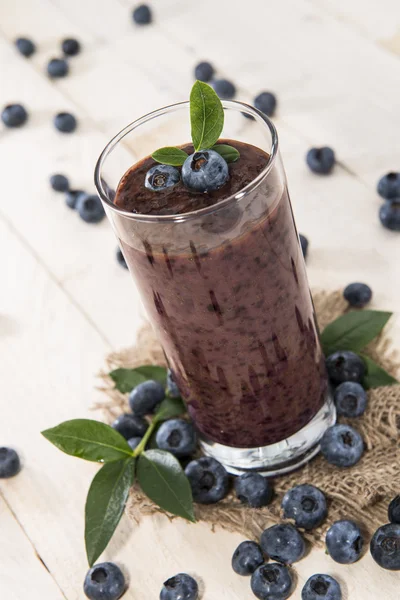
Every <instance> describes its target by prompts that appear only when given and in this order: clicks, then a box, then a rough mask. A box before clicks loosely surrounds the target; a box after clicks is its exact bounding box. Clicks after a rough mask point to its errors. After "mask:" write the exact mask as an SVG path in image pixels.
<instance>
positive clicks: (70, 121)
mask: <svg viewBox="0 0 400 600" xmlns="http://www.w3.org/2000/svg"><path fill="white" fill-rule="evenodd" d="M53 122H54V127H55V128H56V129H58V131H61V132H62V133H72V132H73V131H75V129H76V127H77V124H78V123H77V120H76V118H75V117H74V115H71V113H67V112H61V113H57V114H56V116H55V117H54V121H53Z"/></svg>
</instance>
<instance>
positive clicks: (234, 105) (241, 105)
mask: <svg viewBox="0 0 400 600" xmlns="http://www.w3.org/2000/svg"><path fill="white" fill-rule="evenodd" d="M221 102H222V106H223V108H224V109H228V110H229V109H233V110H237V111H240V112H242V113H246V114H247V115H250V116H251V117H253V119H254V120H255V121H257V122H258V123H261V124H262V125H266V126H267V128H268V129H269V131H270V134H271V139H272V142H271V147H270V152H269V158H268V161H267V164H266V165H265V167H264V168H263V170H262V171H261V172H260V173H259V174H258V175H257V177H255V178H254V179H253V180H252V181H250V183H248V184H247V185H245V186H244V187H243V188H242V189H240V190H239V191H238V192H236V193H235V194H231V195H230V196H228V197H227V198H223V199H222V200H219V201H218V202H216V203H215V204H212V205H211V206H206V207H205V208H200V209H198V210H193V211H190V212H187V213H183V214H173V215H147V214H140V213H132V212H129V211H126V210H124V209H122V208H120V207H119V206H117V205H116V204H114V202H111V201H110V200H109V198H108V196H107V192H106V190H105V189H104V185H103V179H102V176H101V173H102V168H103V165H104V163H105V161H106V159H107V157H108V155H109V154H110V153H111V152H112V151H113V150H114V148H115V146H117V144H119V143H120V142H121V141H122V140H123V138H124V137H125V136H126V135H128V134H129V133H131V132H132V131H133V130H134V129H137V128H138V127H140V126H141V125H144V124H145V123H147V122H148V121H151V120H152V119H154V118H157V117H161V116H163V115H164V114H167V113H170V112H174V111H176V110H179V109H181V108H184V107H187V108H189V106H190V102H189V101H188V100H187V101H184V102H177V103H175V104H170V105H168V106H164V107H163V108H159V109H157V110H154V111H152V112H149V113H147V114H146V115H144V116H142V117H140V118H139V119H136V120H135V121H132V123H129V125H127V126H126V127H124V128H123V129H121V131H120V132H119V133H117V134H116V135H115V136H114V137H113V138H112V139H111V140H110V141H109V142H108V144H107V145H106V146H105V148H104V149H103V151H102V152H101V154H100V156H99V158H98V160H97V163H96V167H95V170H94V183H95V186H96V189H97V192H98V194H99V196H100V198H101V200H102V202H104V203H105V205H106V206H107V207H109V208H110V209H111V210H113V211H114V212H115V213H117V214H120V215H121V216H124V217H127V218H129V219H132V220H135V221H142V222H143V221H145V222H164V223H165V222H168V221H188V220H190V219H193V218H198V217H200V216H203V215H207V214H210V213H213V212H214V211H215V210H219V209H220V208H222V207H226V206H228V205H230V204H233V203H234V202H237V201H239V200H241V199H242V198H243V197H244V196H246V195H247V194H248V193H249V192H251V191H252V190H254V189H255V188H256V187H257V186H258V185H259V184H260V183H261V182H262V181H263V180H264V179H265V178H266V177H267V175H268V174H269V172H270V171H271V169H272V166H273V164H274V162H275V159H276V157H277V155H278V133H277V131H276V128H275V125H274V124H273V123H272V121H271V120H270V119H269V118H268V117H267V116H266V115H265V114H264V113H262V112H261V111H260V110H258V109H257V108H255V107H253V106H250V105H249V104H246V103H245V102H239V101H237V100H221ZM123 175H124V173H122V174H121V178H122V176H123Z"/></svg>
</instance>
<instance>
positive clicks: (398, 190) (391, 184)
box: [377, 171, 400, 200]
mask: <svg viewBox="0 0 400 600" xmlns="http://www.w3.org/2000/svg"><path fill="white" fill-rule="evenodd" d="M377 190H378V194H379V195H380V196H382V198H385V200H392V199H393V198H400V173H397V172H395V171H391V172H390V173H386V175H383V177H381V178H380V180H379V181H378V186H377Z"/></svg>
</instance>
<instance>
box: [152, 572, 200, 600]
mask: <svg viewBox="0 0 400 600" xmlns="http://www.w3.org/2000/svg"><path fill="white" fill-rule="evenodd" d="M198 597H199V586H198V585H197V581H196V580H195V579H193V577H191V576H190V575H187V574H186V573H178V575H175V576H174V577H170V579H167V581H165V582H164V586H163V588H162V590H161V593H160V600H197V598H198Z"/></svg>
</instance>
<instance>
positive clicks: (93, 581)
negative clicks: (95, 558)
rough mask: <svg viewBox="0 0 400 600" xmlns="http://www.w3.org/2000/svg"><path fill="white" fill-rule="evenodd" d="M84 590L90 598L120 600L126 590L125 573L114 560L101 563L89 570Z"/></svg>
mask: <svg viewBox="0 0 400 600" xmlns="http://www.w3.org/2000/svg"><path fill="white" fill-rule="evenodd" d="M83 591H84V592H85V596H87V598H89V600H118V598H120V597H121V596H122V594H123V593H124V591H125V577H124V574H123V573H122V571H121V569H120V568H119V567H118V566H117V565H115V564H114V563H112V562H104V563H99V564H98V565H95V566H94V567H92V568H91V569H90V570H89V571H88V573H87V575H86V577H85V582H84V584H83Z"/></svg>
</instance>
